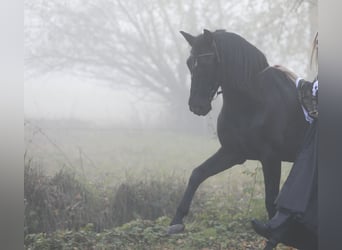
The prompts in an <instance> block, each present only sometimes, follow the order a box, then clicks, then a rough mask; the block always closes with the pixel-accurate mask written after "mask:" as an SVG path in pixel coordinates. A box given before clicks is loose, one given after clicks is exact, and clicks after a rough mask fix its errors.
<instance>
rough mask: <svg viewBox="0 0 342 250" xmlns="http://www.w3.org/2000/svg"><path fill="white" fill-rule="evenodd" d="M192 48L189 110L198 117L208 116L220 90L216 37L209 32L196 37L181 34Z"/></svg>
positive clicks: (188, 61)
mask: <svg viewBox="0 0 342 250" xmlns="http://www.w3.org/2000/svg"><path fill="white" fill-rule="evenodd" d="M180 33H181V34H182V35H183V36H184V38H185V40H186V41H187V42H188V43H189V44H190V46H191V53H190V56H189V58H188V59H187V65H188V68H189V70H190V73H191V88H190V97H189V108H190V110H191V111H192V112H193V113H195V114H196V115H203V116H204V115H206V114H208V113H209V111H210V110H211V101H212V100H213V98H214V96H215V94H216V93H217V90H218V88H219V82H218V77H217V76H218V66H219V64H220V56H219V54H218V50H217V46H216V42H215V40H214V35H213V33H212V32H210V31H208V30H206V29H205V30H204V31H203V34H201V35H199V36H197V37H195V36H192V35H190V34H188V33H186V32H184V31H181V32H180Z"/></svg>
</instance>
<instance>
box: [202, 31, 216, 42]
mask: <svg viewBox="0 0 342 250" xmlns="http://www.w3.org/2000/svg"><path fill="white" fill-rule="evenodd" d="M203 37H204V40H205V41H206V42H207V43H208V44H211V43H212V42H213V39H214V37H213V33H212V32H210V31H209V30H207V29H204V30H203Z"/></svg>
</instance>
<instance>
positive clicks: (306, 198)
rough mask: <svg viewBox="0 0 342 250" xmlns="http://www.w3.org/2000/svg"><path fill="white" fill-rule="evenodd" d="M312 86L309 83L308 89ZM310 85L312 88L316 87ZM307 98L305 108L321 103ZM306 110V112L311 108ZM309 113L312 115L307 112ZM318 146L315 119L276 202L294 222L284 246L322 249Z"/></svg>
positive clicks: (311, 249)
mask: <svg viewBox="0 0 342 250" xmlns="http://www.w3.org/2000/svg"><path fill="white" fill-rule="evenodd" d="M309 84H310V83H309V82H307V84H306V85H309ZM310 85H311V87H312V83H311V84H310ZM300 91H301V90H300V89H299V92H300ZM306 92H307V93H311V92H308V91H306ZM299 94H301V93H299ZM302 96H304V95H302ZM307 97H308V99H306V100H303V99H301V103H302V104H303V102H304V101H306V102H307V103H309V102H310V100H316V101H317V96H316V97H315V98H312V96H309V95H307ZM308 100H309V101H308ZM304 103H305V102H304ZM303 106H304V107H305V108H306V106H307V105H303ZM315 107H317V106H315ZM306 110H307V111H308V109H307V108H306ZM308 113H309V112H308ZM316 113H317V112H315V114H316ZM317 114H318V113H317ZM317 145H318V119H317V117H315V118H314V120H313V122H312V123H311V125H310V127H309V129H308V130H307V132H306V135H305V138H304V141H303V144H302V147H301V150H300V151H299V153H298V156H297V158H296V160H295V162H294V164H293V166H292V169H291V172H290V174H289V176H288V178H287V179H286V181H285V183H284V185H283V187H282V189H281V192H280V193H279V195H278V197H277V200H276V205H277V210H278V211H280V212H283V213H285V214H289V215H290V216H291V220H292V223H290V224H289V228H288V230H287V233H286V234H285V235H283V239H282V240H281V242H283V243H285V244H286V245H290V246H294V247H296V248H299V249H301V250H305V249H307V250H314V249H318V242H317V238H318V237H317V231H318V230H317V228H318V218H317V217H318V213H317V207H318V200H317V195H318V189H317V185H318V180H317V171H318V165H317Z"/></svg>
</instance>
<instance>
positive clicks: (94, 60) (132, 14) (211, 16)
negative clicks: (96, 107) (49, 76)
mask: <svg viewBox="0 0 342 250" xmlns="http://www.w3.org/2000/svg"><path fill="white" fill-rule="evenodd" d="M296 1H297V0H295V2H296ZM272 2H273V5H272ZM274 2H276V3H278V5H279V4H280V3H283V2H284V1H282V0H274V1H266V0H264V1H262V2H261V3H260V2H259V9H260V10H257V9H256V8H254V7H253V6H252V4H253V1H248V0H245V1H241V0H233V1H223V0H215V1H207V0H199V1H194V0H189V1H181V0H175V1H167V0H139V1H136V0H99V1H96V2H94V1H90V0H87V1H78V0H75V1H35V2H32V1H28V0H27V1H26V2H25V4H26V11H25V35H26V39H25V45H26V46H25V47H26V67H27V72H29V74H30V75H36V74H38V75H39V74H44V73H48V72H54V71H60V72H68V73H72V74H78V75H80V76H83V77H88V78H94V79H96V80H101V81H102V82H105V83H107V84H109V85H110V86H113V87H115V88H120V87H121V88H125V89H126V90H130V91H133V92H134V93H135V94H137V96H139V97H140V98H145V99H148V100H150V99H151V98H153V99H154V100H157V101H159V102H161V103H164V104H165V105H166V106H167V107H169V110H170V111H171V112H173V113H172V114H178V118H180V119H178V120H180V121H181V120H182V118H181V117H182V116H184V115H188V114H187V109H186V103H187V97H188V82H189V80H188V78H189V77H188V72H187V68H186V65H185V58H186V56H187V54H188V47H187V43H186V42H184V41H183V38H182V37H181V36H180V35H179V34H178V31H179V30H181V29H182V30H186V31H189V32H192V33H194V34H197V33H200V32H201V29H203V28H209V29H217V28H225V29H227V30H228V31H234V32H237V33H240V34H242V35H244V34H246V35H247V36H248V37H250V38H252V39H254V40H255V41H256V43H258V44H259V45H260V46H263V47H264V48H266V47H267V46H269V45H270V44H272V39H273V40H274V37H272V36H266V35H265V36H264V38H266V37H267V39H265V40H260V37H262V36H260V37H259V38H257V35H255V34H258V33H259V34H262V33H264V34H266V33H267V29H265V28H264V29H262V27H263V25H265V24H267V25H270V21H269V20H270V19H272V18H274V19H276V20H278V22H279V20H282V19H281V16H279V13H280V14H281V15H283V16H284V11H286V8H285V9H284V8H280V7H279V6H278V7H277V6H276V5H275V3H274ZM271 5H272V6H273V7H272V8H274V9H279V10H278V12H277V13H276V14H273V15H268V16H266V17H265V16H264V17H261V15H262V14H263V13H265V11H267V10H268V8H271V7H268V6H271ZM242 11H243V12H242ZM241 13H244V15H241ZM270 14H271V13H270ZM277 14H278V15H277ZM298 18H300V16H299V17H298ZM256 21H257V22H258V23H259V24H258V25H259V30H257V27H253V25H254V24H255V23H256ZM280 22H281V21H280ZM271 23H272V22H271ZM274 27H275V26H272V25H270V27H269V29H268V31H271V30H272V28H274ZM293 32H296V30H294V31H293ZM290 33H291V32H290ZM290 33H289V32H287V33H285V35H286V36H287V37H289V36H290V35H291V34H290ZM253 34H254V35H253ZM304 35H305V34H303V35H302V36H304ZM302 36H301V37H302ZM281 39H283V37H281ZM288 40H289V39H288V38H287V40H286V41H288ZM286 45H287V46H289V44H286ZM290 45H291V44H290ZM284 46H285V45H284ZM273 50H277V48H274V49H273ZM265 52H266V54H268V53H267V52H268V51H265ZM288 54H290V53H288ZM175 110H177V112H176V113H175V112H174V111H175Z"/></svg>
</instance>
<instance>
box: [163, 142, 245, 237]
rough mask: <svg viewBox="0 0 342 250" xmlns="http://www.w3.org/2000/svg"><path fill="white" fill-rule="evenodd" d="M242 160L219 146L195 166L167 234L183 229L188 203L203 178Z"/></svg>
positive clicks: (242, 160)
mask: <svg viewBox="0 0 342 250" xmlns="http://www.w3.org/2000/svg"><path fill="white" fill-rule="evenodd" d="M244 161H245V159H241V158H239V157H237V155H232V154H231V153H230V152H227V151H226V150H224V149H223V148H220V149H219V150H218V151H217V152H216V153H215V154H214V155H212V156H211V157H210V158H209V159H207V160H206V161H205V162H203V163H202V164H201V165H200V166H198V167H197V168H195V169H194V170H193V171H192V174H191V176H190V179H189V182H188V186H187V188H186V190H185V193H184V195H183V198H182V200H181V202H180V204H179V206H178V208H177V211H176V215H175V216H174V217H173V219H172V221H171V223H170V227H169V229H168V234H175V233H180V232H182V231H183V230H184V227H185V226H184V224H183V218H184V217H185V216H186V215H187V214H188V212H189V208H190V204H191V201H192V199H193V197H194V194H195V192H196V190H197V188H198V187H199V185H200V184H201V183H202V182H203V181H204V180H205V179H207V178H208V177H210V176H212V175H215V174H217V173H220V172H222V171H224V170H226V169H228V168H230V167H232V166H234V165H236V164H241V163H243V162H244Z"/></svg>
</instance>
